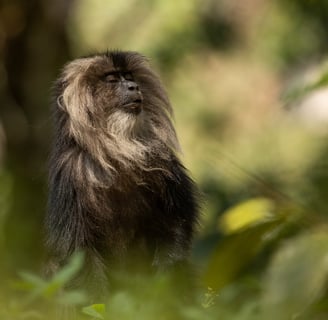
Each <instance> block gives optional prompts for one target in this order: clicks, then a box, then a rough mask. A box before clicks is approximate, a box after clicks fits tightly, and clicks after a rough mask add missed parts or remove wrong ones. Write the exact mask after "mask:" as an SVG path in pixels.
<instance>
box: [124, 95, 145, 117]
mask: <svg viewBox="0 0 328 320" xmlns="http://www.w3.org/2000/svg"><path fill="white" fill-rule="evenodd" d="M123 107H124V110H126V111H127V112H129V113H133V114H139V113H140V112H141V111H142V98H137V99H134V100H133V101H129V102H127V103H125V104H124V105H123Z"/></svg>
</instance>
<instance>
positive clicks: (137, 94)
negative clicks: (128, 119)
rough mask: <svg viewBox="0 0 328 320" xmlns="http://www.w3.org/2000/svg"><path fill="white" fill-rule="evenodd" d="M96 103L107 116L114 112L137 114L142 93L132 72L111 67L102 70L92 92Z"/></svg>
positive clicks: (141, 100)
mask: <svg viewBox="0 0 328 320" xmlns="http://www.w3.org/2000/svg"><path fill="white" fill-rule="evenodd" d="M93 97H94V99H95V102H96V104H97V105H98V106H99V107H100V108H102V109H103V111H104V112H105V114H106V115H107V116H110V115H111V114H113V113H116V112H122V113H127V114H131V115H139V114H140V113H141V111H142V108H143V95H142V92H141V90H140V88H139V84H138V83H137V82H136V79H135V76H134V74H133V72H131V71H129V70H120V69H114V68H112V69H111V70H109V71H105V72H102V73H101V74H100V76H99V77H98V81H97V82H96V83H95V90H94V93H93Z"/></svg>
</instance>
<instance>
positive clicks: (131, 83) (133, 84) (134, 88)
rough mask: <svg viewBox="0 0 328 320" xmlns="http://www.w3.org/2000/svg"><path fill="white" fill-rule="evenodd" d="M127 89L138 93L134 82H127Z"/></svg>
mask: <svg viewBox="0 0 328 320" xmlns="http://www.w3.org/2000/svg"><path fill="white" fill-rule="evenodd" d="M127 89H128V90H129V91H139V87H138V85H137V84H136V83H135V82H133V81H129V82H128V83H127Z"/></svg>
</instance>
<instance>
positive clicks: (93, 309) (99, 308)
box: [82, 304, 106, 319]
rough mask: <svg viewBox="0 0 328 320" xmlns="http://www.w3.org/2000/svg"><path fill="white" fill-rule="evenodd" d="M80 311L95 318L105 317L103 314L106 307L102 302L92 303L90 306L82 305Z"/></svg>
mask: <svg viewBox="0 0 328 320" xmlns="http://www.w3.org/2000/svg"><path fill="white" fill-rule="evenodd" d="M82 312H83V313H84V314H86V315H88V316H91V317H93V318H96V319H105V318H104V315H105V312H106V308H105V305H104V304H93V305H91V306H88V307H84V308H83V309H82Z"/></svg>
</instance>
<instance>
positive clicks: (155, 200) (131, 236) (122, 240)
mask: <svg viewBox="0 0 328 320" xmlns="http://www.w3.org/2000/svg"><path fill="white" fill-rule="evenodd" d="M108 197H109V203H110V212H109V215H108V217H107V221H106V228H107V232H106V239H104V240H105V242H106V246H108V247H109V248H110V252H111V255H115V256H124V255H125V254H127V253H128V254H129V255H131V252H138V255H140V253H142V254H146V255H148V254H152V253H153V252H154V251H155V250H156V248H157V246H158V245H159V243H160V242H161V239H162V238H163V236H164V234H165V231H164V230H165V229H167V225H169V221H166V219H165V217H164V208H163V205H162V199H161V192H160V190H157V189H156V188H152V189H149V188H148V187H140V186H136V187H135V188H129V189H127V190H125V191H124V192H122V191H115V190H112V191H111V192H110V193H109V195H108Z"/></svg>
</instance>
